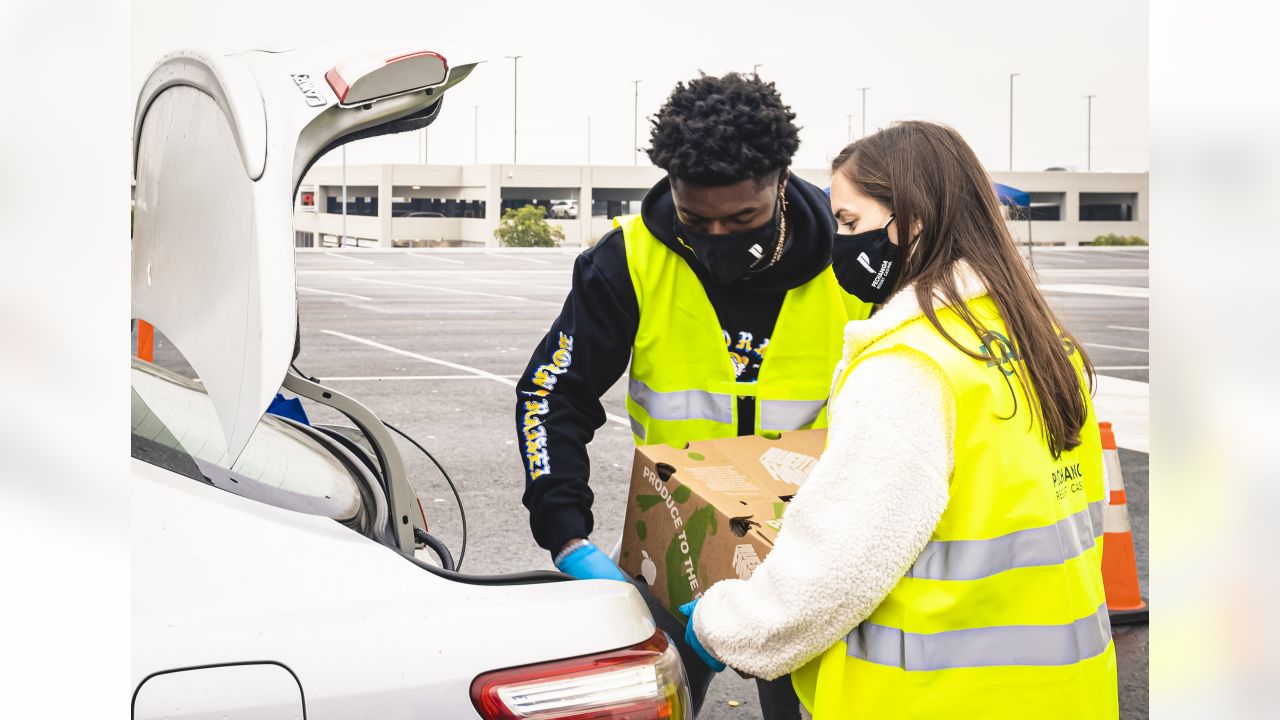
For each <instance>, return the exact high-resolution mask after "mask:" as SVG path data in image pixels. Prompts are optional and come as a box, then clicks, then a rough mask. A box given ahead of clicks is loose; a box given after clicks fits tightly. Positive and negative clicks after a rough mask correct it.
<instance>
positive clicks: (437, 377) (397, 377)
mask: <svg viewBox="0 0 1280 720" xmlns="http://www.w3.org/2000/svg"><path fill="white" fill-rule="evenodd" d="M497 377H501V378H510V379H512V380H514V379H516V378H518V377H520V376H519V375H498V376H497ZM320 379H321V380H324V381H326V382H327V381H329V380H342V381H360V380H488V379H489V378H487V377H484V376H483V375H332V376H331V375H325V376H324V377H322V378H320Z"/></svg>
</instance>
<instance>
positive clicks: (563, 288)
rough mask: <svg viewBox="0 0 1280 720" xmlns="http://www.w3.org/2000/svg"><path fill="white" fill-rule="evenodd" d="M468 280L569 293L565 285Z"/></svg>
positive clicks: (483, 279) (480, 278) (469, 278)
mask: <svg viewBox="0 0 1280 720" xmlns="http://www.w3.org/2000/svg"><path fill="white" fill-rule="evenodd" d="M467 279H468V280H474V281H475V282H487V283H494V284H495V285H515V286H516V287H527V288H541V289H543V290H555V291H557V292H569V288H568V287H567V286H564V285H533V284H530V283H522V282H515V281H512V280H494V279H493V278H482V277H468V278H467Z"/></svg>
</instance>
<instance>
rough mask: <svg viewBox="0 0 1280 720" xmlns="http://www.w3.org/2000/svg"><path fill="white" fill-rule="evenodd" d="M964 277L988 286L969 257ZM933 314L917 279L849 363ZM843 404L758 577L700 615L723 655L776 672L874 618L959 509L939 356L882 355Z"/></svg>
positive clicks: (858, 331) (859, 337) (855, 330)
mask: <svg viewBox="0 0 1280 720" xmlns="http://www.w3.org/2000/svg"><path fill="white" fill-rule="evenodd" d="M957 280H958V281H959V283H958V284H959V286H960V288H961V293H962V295H963V296H964V297H965V298H966V299H968V298H973V297H978V296H981V295H983V294H985V292H986V290H985V288H984V287H983V286H982V283H981V281H980V280H979V279H978V277H977V276H976V274H974V273H973V272H972V270H970V269H969V268H968V267H967V266H966V265H960V266H959V267H958V268H957ZM921 314H923V313H922V310H921V309H920V306H919V304H918V303H917V302H916V298H915V290H914V288H912V287H908V288H905V289H904V290H902V291H900V292H899V293H897V294H895V295H894V296H893V297H892V298H890V299H889V301H888V302H887V303H886V304H885V305H884V306H883V307H882V308H880V310H879V311H878V312H877V313H876V314H875V315H874V316H872V317H871V318H869V319H867V320H855V321H852V322H850V323H849V324H848V325H847V326H846V327H845V346H844V361H843V362H842V363H841V366H842V367H843V366H844V365H845V364H847V363H848V361H849V359H850V358H852V357H853V356H855V355H857V354H858V353H859V352H860V351H861V350H862V349H863V348H865V347H867V346H868V345H869V344H871V343H872V342H874V341H876V340H878V339H879V338H881V337H884V336H885V335H886V334H888V333H889V332H890V331H891V330H894V329H895V328H897V327H899V326H901V325H903V324H904V323H906V322H907V321H909V320H912V319H914V318H916V317H919V316H920V315H921ZM838 374H839V370H837V376H838ZM831 402H832V405H831V409H832V415H831V426H830V428H829V429H828V431H827V432H828V445H827V449H826V451H825V452H824V453H823V455H822V457H821V458H820V459H819V461H818V464H817V466H816V467H815V468H814V471H813V473H812V474H811V475H810V476H809V479H808V480H806V481H805V483H804V485H802V486H801V487H800V488H799V490H798V491H797V492H796V495H795V497H794V499H792V501H791V506H790V507H789V508H788V509H787V513H786V515H785V516H784V522H783V524H782V530H781V531H780V532H779V534H778V538H777V542H775V543H774V547H773V550H772V551H770V553H769V555H768V557H766V558H765V560H764V562H762V563H761V564H760V566H759V567H757V568H756V570H755V572H754V573H753V574H752V576H751V577H750V578H749V579H747V580H724V581H721V582H718V583H716V584H715V585H713V586H711V588H709V589H708V590H707V592H706V593H705V594H704V595H703V596H702V599H701V601H700V602H699V603H698V606H697V610H696V611H695V613H694V617H693V623H694V630H695V631H696V632H697V634H698V639H699V640H700V641H701V642H702V644H703V646H704V647H705V648H706V649H707V650H708V651H709V652H710V653H711V654H712V655H714V656H715V657H717V658H719V659H720V660H721V661H723V662H724V663H725V664H727V665H729V666H730V667H733V668H736V669H738V670H741V671H743V672H745V673H748V674H751V675H755V676H757V677H761V678H765V679H768V680H772V679H774V678H777V677H780V676H782V675H785V674H787V673H789V672H791V671H793V670H796V669H797V668H799V667H800V666H802V665H804V664H805V663H806V662H808V661H809V660H810V659H812V658H814V657H816V656H817V655H819V654H821V653H822V652H823V651H825V650H826V649H827V648H829V647H831V646H832V645H833V644H835V642H836V641H837V640H840V639H842V638H843V637H844V636H845V635H847V634H848V633H849V631H850V630H852V629H853V628H854V626H856V625H857V624H858V623H860V622H862V621H863V620H865V619H866V618H867V617H868V616H869V615H870V614H871V612H872V610H874V609H875V608H876V606H877V605H879V604H880V603H881V601H883V600H884V598H885V596H887V595H888V594H889V592H890V591H891V590H892V589H893V588H894V586H895V585H897V583H898V580H899V579H900V578H901V577H902V576H903V575H905V574H906V572H907V569H908V568H910V567H911V564H912V563H913V562H915V559H916V557H918V556H919V554H920V552H921V551H922V550H923V549H924V546H925V544H926V543H928V541H929V538H930V537H931V536H932V535H933V531H934V528H935V527H937V525H938V521H939V520H940V519H941V518H942V513H943V511H944V510H945V509H946V507H947V500H948V489H949V483H950V477H951V470H952V467H953V464H954V459H955V458H954V437H953V435H954V429H955V409H954V398H953V394H952V391H951V389H950V387H949V386H948V384H947V382H946V380H945V379H944V377H943V375H942V372H941V370H939V368H938V367H937V365H935V364H934V363H933V361H931V360H929V359H927V358H925V356H923V355H922V354H919V353H916V352H914V351H911V350H901V351H895V352H892V353H886V354H882V355H877V356H876V357H873V358H870V359H868V360H866V361H864V362H862V363H861V364H859V365H858V367H857V369H856V370H854V371H853V372H852V373H851V374H850V375H849V379H848V380H847V381H846V383H845V385H844V387H843V388H842V389H841V391H840V393H839V395H837V396H836V397H835V398H834V399H833V400H832V401H831Z"/></svg>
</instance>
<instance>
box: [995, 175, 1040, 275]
mask: <svg viewBox="0 0 1280 720" xmlns="http://www.w3.org/2000/svg"><path fill="white" fill-rule="evenodd" d="M992 185H994V186H995V189H996V197H998V198H999V199H1000V204H1001V205H1007V206H1009V208H1010V210H1009V218H1010V219H1011V220H1012V219H1015V216H1014V211H1013V208H1026V210H1025V211H1024V215H1025V217H1026V218H1027V257H1028V259H1030V261H1031V267H1033V268H1034V267H1035V266H1036V260H1035V256H1034V255H1033V254H1032V253H1033V248H1034V247H1035V245H1034V244H1033V243H1032V242H1031V193H1029V192H1027V191H1026V190H1019V189H1018V188H1016V187H1009V186H1008V185H1004V184H1001V183H992Z"/></svg>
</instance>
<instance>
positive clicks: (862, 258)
mask: <svg viewBox="0 0 1280 720" xmlns="http://www.w3.org/2000/svg"><path fill="white" fill-rule="evenodd" d="M858 262H859V263H860V264H861V265H862V267H864V268H866V269H867V272H869V273H871V274H872V275H874V274H875V273H876V270H875V268H873V267H871V258H869V257H867V254H866V253H858Z"/></svg>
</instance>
